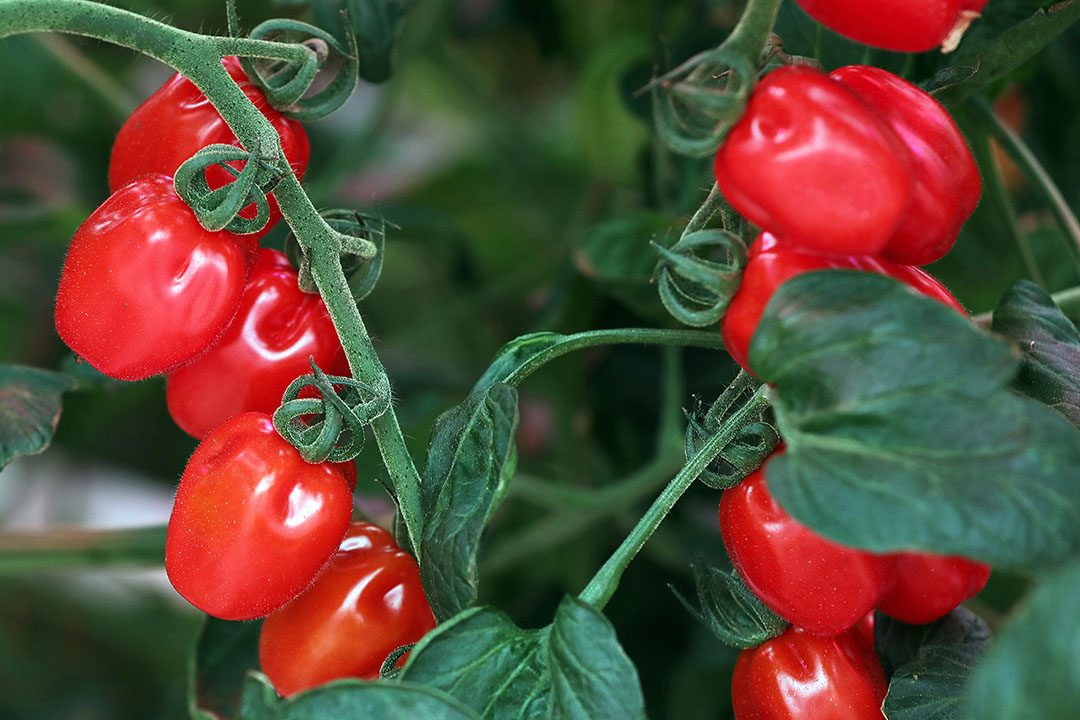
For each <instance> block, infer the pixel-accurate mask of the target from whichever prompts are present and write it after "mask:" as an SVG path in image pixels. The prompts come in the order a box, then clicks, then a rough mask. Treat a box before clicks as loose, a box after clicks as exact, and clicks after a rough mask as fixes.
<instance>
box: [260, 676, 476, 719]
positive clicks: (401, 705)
mask: <svg viewBox="0 0 1080 720" xmlns="http://www.w3.org/2000/svg"><path fill="white" fill-rule="evenodd" d="M331 718H334V719H336V718H371V719H372V720H376V719H381V718H403V719H404V718H417V719H419V718H423V720H476V718H477V716H476V714H475V713H473V712H472V711H471V710H469V709H468V708H467V707H465V706H464V705H462V704H461V703H459V702H457V701H456V700H454V699H453V698H452V697H449V696H448V695H446V694H445V693H442V692H439V691H438V690H435V689H433V688H429V687H423V686H420V685H409V684H405V683H399V682H367V681H363V680H351V679H350V680H337V681H335V682H332V683H329V684H326V685H322V686H320V687H317V688H314V689H312V690H308V691H307V692H303V693H300V694H299V695H296V696H294V697H292V698H290V699H288V700H279V699H278V698H277V693H275V692H274V689H273V687H272V686H271V685H270V681H269V680H267V678H266V676H265V675H262V674H260V673H251V674H250V675H249V676H248V679H247V683H246V685H245V687H244V720H330V719H331Z"/></svg>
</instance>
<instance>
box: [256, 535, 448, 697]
mask: <svg viewBox="0 0 1080 720" xmlns="http://www.w3.org/2000/svg"><path fill="white" fill-rule="evenodd" d="M433 627H435V618H434V616H432V614H431V608H429V607H428V604H427V600H426V599H425V598H424V590H423V588H422V587H421V586H420V569H419V568H418V567H417V566H416V560H415V559H413V557H412V556H411V555H409V554H408V553H407V552H405V551H403V550H401V549H399V548H398V546H397V543H395V542H394V538H393V537H391V536H390V534H389V533H388V532H386V531H385V530H383V529H382V528H380V527H378V526H377V525H372V524H371V523H353V524H352V526H351V527H350V528H349V531H348V533H346V535H345V539H344V540H342V542H341V547H340V548H339V549H338V550H337V552H336V553H335V554H334V556H333V557H332V558H331V559H330V563H329V564H328V565H327V567H326V570H325V571H324V572H323V573H322V574H321V575H320V576H319V579H318V580H316V581H315V583H314V584H313V585H312V586H311V587H310V588H308V589H307V590H306V591H304V593H303V594H302V595H300V597H298V598H296V599H295V600H293V601H292V602H291V603H289V604H288V605H286V606H285V607H284V608H282V609H281V610H278V611H277V612H276V613H274V614H273V615H271V616H270V617H268V618H266V619H265V620H264V621H263V624H262V631H261V632H260V634H259V664H260V666H261V667H262V671H263V672H264V673H266V675H267V677H269V678H270V681H271V682H272V683H273V684H274V687H275V688H277V691H278V692H279V693H281V694H282V695H293V694H295V693H297V692H300V691H302V690H307V689H308V688H312V687H315V686H317V685H322V684H323V683H325V682H329V681H330V680H336V679H338V678H346V677H357V678H365V679H371V678H375V677H378V675H379V668H380V667H381V666H382V663H383V660H384V659H386V656H387V655H388V654H389V653H390V652H392V651H393V650H395V649H396V648H398V647H401V646H402V645H407V644H409V643H414V642H416V641H417V640H419V639H420V638H421V637H423V635H424V634H425V633H426V632H427V631H428V630H431V629H432V628H433Z"/></svg>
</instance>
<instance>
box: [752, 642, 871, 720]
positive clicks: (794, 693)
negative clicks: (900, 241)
mask: <svg viewBox="0 0 1080 720" xmlns="http://www.w3.org/2000/svg"><path fill="white" fill-rule="evenodd" d="M885 691H886V685H885V675H884V673H883V671H882V669H881V662H880V661H879V660H878V658H877V656H876V655H874V653H873V651H872V650H871V649H869V648H866V647H865V646H864V644H863V642H862V640H861V638H859V637H857V634H856V632H855V631H851V632H848V633H845V634H843V635H839V636H837V637H818V636H815V635H812V634H810V633H808V632H806V631H805V630H802V629H800V628H797V627H792V628H789V629H788V630H787V631H786V632H785V633H784V634H783V635H781V636H779V637H776V638H773V639H772V640H767V641H766V642H765V643H763V644H762V645H760V646H758V647H756V648H753V649H751V650H744V651H743V652H742V653H740V654H739V658H738V660H736V662H735V673H734V675H733V676H732V680H731V699H732V705H733V707H734V710H735V720H883V719H884V717H885V715H884V714H883V713H882V711H881V703H882V702H883V701H884V699H885Z"/></svg>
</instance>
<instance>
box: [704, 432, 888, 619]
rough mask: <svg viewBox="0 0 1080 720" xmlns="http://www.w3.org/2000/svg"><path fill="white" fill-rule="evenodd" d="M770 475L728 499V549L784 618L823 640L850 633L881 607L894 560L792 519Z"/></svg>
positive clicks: (723, 528) (723, 525)
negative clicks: (773, 489) (840, 541)
mask: <svg viewBox="0 0 1080 720" xmlns="http://www.w3.org/2000/svg"><path fill="white" fill-rule="evenodd" d="M782 452H783V448H782V447H781V449H780V450H779V451H778V452H777V453H774V455H773V457H776V455H779V454H780V453H782ZM766 469H767V466H766V467H765V468H762V469H760V470H757V471H756V472H753V473H751V474H750V475H749V476H748V477H747V478H746V479H745V480H743V481H742V482H741V483H739V484H738V485H736V486H735V487H733V488H730V489H728V490H725V491H724V494H723V495H722V496H721V500H720V532H721V534H722V535H723V538H724V547H726V548H727V551H728V555H729V556H730V557H731V561H732V563H734V565H735V569H736V570H737V571H738V573H739V575H740V576H741V577H742V578H743V580H745V581H746V584H747V586H748V587H749V588H750V589H751V590H753V591H754V594H755V595H757V596H758V598H760V599H761V601H762V602H763V603H765V605H767V606H768V607H769V608H771V609H772V610H773V611H774V612H776V613H777V614H779V615H780V616H781V617H783V618H784V619H785V620H788V621H790V622H791V623H792V624H794V625H797V626H799V627H801V628H804V629H806V630H808V631H810V632H812V633H814V634H817V635H838V634H840V633H842V632H845V631H846V630H848V629H849V628H851V627H852V626H854V625H855V624H856V623H858V622H859V621H860V620H862V619H863V617H865V616H866V614H867V613H868V612H870V611H871V610H872V609H873V608H874V606H876V605H877V603H878V600H879V599H880V598H881V593H882V591H883V589H884V588H885V587H887V586H888V584H889V583H890V582H891V580H892V561H891V559H889V558H887V557H882V556H877V555H873V554H870V553H867V552H864V551H862V550H857V549H855V548H849V547H845V546H843V545H840V544H838V543H835V542H833V541H831V540H827V539H825V538H823V537H822V536H820V535H818V534H817V533H815V532H814V531H813V530H811V529H810V528H808V527H806V526H805V525H802V524H801V523H799V522H798V521H797V520H795V519H794V518H793V517H791V516H790V515H788V514H787V512H786V511H785V510H784V509H783V508H782V507H780V504H779V503H778V502H776V500H775V499H774V498H773V496H772V494H771V493H769V488H768V486H767V485H766V480H765V478H766V472H765V471H766Z"/></svg>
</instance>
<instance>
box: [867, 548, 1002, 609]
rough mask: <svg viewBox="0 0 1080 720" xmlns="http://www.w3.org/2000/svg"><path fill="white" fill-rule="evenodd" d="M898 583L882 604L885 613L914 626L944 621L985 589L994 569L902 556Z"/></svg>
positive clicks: (951, 559) (955, 559) (964, 562)
mask: <svg viewBox="0 0 1080 720" xmlns="http://www.w3.org/2000/svg"><path fill="white" fill-rule="evenodd" d="M894 557H895V561H896V562H895V567H896V580H895V582H894V583H893V585H892V588H891V589H890V590H889V591H888V592H886V593H885V595H884V596H883V597H882V598H881V602H880V603H879V604H878V609H879V610H881V612H883V613H885V614H886V615H889V616H890V617H894V618H896V619H897V620H899V621H901V622H906V623H909V624H911V625H924V624H926V623H929V622H933V621H935V620H937V619H938V618H942V617H944V616H946V615H948V614H949V613H951V612H952V611H953V610H955V609H956V607H957V606H958V605H959V604H960V603H962V602H964V601H965V600H967V599H968V598H970V597H972V596H973V595H975V594H976V593H977V592H979V591H980V590H982V589H983V587H984V586H985V585H986V581H987V580H988V579H989V578H990V566H989V565H984V564H982V563H978V562H975V561H973V560H968V559H967V558H962V557H942V556H940V555H929V554H926V553H900V554H898V555H896V556H894Z"/></svg>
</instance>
